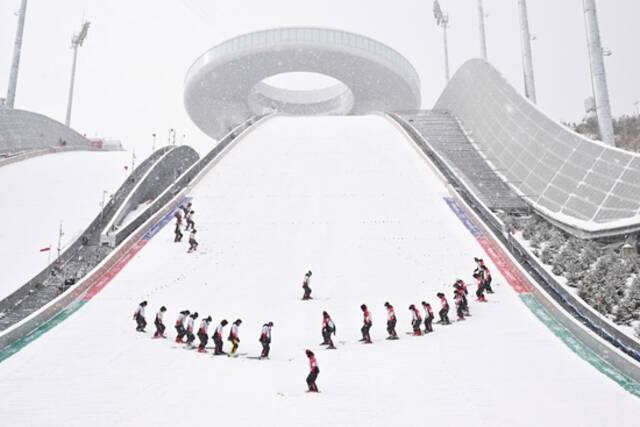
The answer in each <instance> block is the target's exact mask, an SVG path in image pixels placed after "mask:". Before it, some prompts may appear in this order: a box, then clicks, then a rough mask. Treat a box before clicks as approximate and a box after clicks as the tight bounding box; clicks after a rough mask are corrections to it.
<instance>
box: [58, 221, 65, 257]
mask: <svg viewBox="0 0 640 427" xmlns="http://www.w3.org/2000/svg"><path fill="white" fill-rule="evenodd" d="M62 236H64V233H63V232H62V221H60V229H59V230H58V256H57V257H56V259H58V258H60V252H61V251H62Z"/></svg>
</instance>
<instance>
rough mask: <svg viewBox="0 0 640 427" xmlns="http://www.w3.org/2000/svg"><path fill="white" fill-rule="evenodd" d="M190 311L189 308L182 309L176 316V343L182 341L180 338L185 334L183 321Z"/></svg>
mask: <svg viewBox="0 0 640 427" xmlns="http://www.w3.org/2000/svg"><path fill="white" fill-rule="evenodd" d="M189 314H190V312H189V310H183V311H181V312H180V314H179V315H178V318H177V319H176V326H175V328H176V331H177V332H178V335H176V342H177V343H182V338H184V336H185V335H186V334H187V330H186V329H185V328H184V321H185V319H186V318H187V316H189Z"/></svg>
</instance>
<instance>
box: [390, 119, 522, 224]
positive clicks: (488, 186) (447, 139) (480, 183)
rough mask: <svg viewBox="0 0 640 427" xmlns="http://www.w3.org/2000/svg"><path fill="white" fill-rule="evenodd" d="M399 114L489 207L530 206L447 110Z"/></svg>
mask: <svg viewBox="0 0 640 427" xmlns="http://www.w3.org/2000/svg"><path fill="white" fill-rule="evenodd" d="M398 115H399V116H400V117H401V118H403V119H404V120H406V121H407V122H408V123H409V124H410V125H411V126H413V127H414V128H415V129H416V130H417V131H418V133H420V135H422V137H423V138H424V139H425V140H426V141H427V143H428V144H429V145H430V146H431V147H432V148H433V150H435V151H436V152H437V153H438V154H439V155H440V156H441V157H443V158H444V159H445V160H446V161H447V162H448V163H449V165H450V166H451V168H452V169H453V171H454V172H455V174H456V175H457V176H458V177H459V178H461V179H462V180H463V181H464V182H465V184H466V185H467V186H468V187H470V188H471V189H472V190H473V191H474V193H475V194H476V195H477V196H478V197H479V198H480V200H482V202H483V203H484V204H485V205H487V207H489V208H490V209H491V210H504V211H509V212H513V211H527V210H528V209H529V206H528V205H527V203H526V202H525V201H524V200H522V198H521V197H519V196H518V195H517V194H516V193H515V192H514V191H513V190H512V189H511V187H509V185H507V184H506V183H505V182H504V181H503V180H502V179H501V178H500V177H499V176H498V175H497V174H496V172H495V170H494V169H492V168H491V166H490V165H489V164H488V163H487V161H486V160H485V159H484V158H483V157H482V156H481V155H480V153H479V152H478V151H477V150H476V148H475V147H474V146H473V144H471V142H470V141H469V138H468V137H467V136H466V135H465V133H464V131H463V130H462V129H461V128H460V125H459V124H458V122H457V120H456V119H455V118H454V117H453V116H452V115H451V114H450V113H449V112H447V111H441V110H421V111H412V112H401V113H398Z"/></svg>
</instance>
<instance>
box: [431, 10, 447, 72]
mask: <svg viewBox="0 0 640 427" xmlns="http://www.w3.org/2000/svg"><path fill="white" fill-rule="evenodd" d="M433 16H434V18H436V24H437V25H438V26H439V27H442V35H443V39H444V76H445V80H446V82H447V83H449V43H448V41H447V29H448V28H449V15H447V14H446V13H444V12H443V11H442V8H441V7H440V3H439V2H438V0H435V1H434V2H433Z"/></svg>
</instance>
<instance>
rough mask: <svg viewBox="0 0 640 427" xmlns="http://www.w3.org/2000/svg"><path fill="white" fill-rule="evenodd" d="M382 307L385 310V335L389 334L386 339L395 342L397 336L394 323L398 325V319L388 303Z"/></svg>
mask: <svg viewBox="0 0 640 427" xmlns="http://www.w3.org/2000/svg"><path fill="white" fill-rule="evenodd" d="M384 306H385V308H386V309H387V333H388V334H389V336H388V337H387V339H388V340H397V339H398V334H397V332H396V323H398V319H397V317H396V312H395V310H394V309H393V306H392V305H391V304H389V302H385V303H384Z"/></svg>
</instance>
